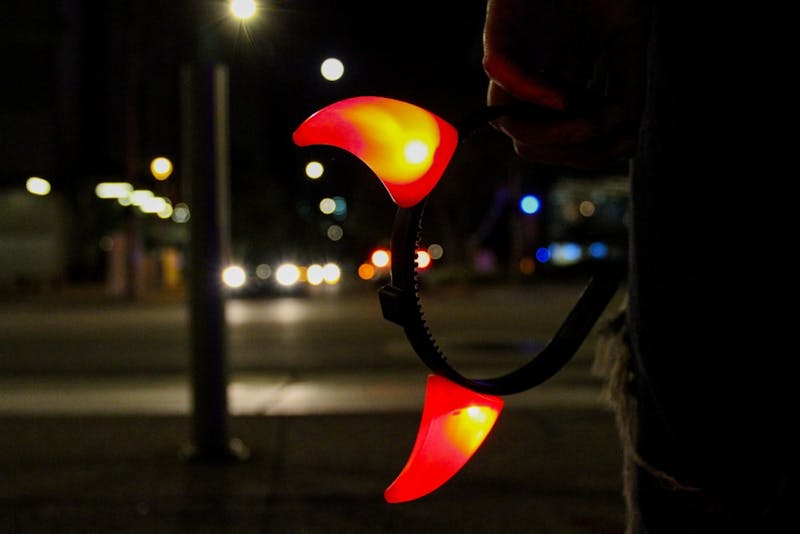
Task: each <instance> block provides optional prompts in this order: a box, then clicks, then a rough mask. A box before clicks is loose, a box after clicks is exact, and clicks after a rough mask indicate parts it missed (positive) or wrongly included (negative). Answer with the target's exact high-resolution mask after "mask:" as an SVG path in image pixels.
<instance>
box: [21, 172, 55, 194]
mask: <svg viewBox="0 0 800 534" xmlns="http://www.w3.org/2000/svg"><path fill="white" fill-rule="evenodd" d="M25 189H27V190H28V193H30V194H32V195H39V196H45V195H47V194H48V193H50V182H48V181H47V180H45V179H44V178H39V177H38V176H31V177H30V178H28V179H27V180H26V181H25Z"/></svg>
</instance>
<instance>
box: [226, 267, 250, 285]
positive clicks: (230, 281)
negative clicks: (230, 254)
mask: <svg viewBox="0 0 800 534" xmlns="http://www.w3.org/2000/svg"><path fill="white" fill-rule="evenodd" d="M222 281H223V282H224V283H225V285H226V286H228V287H230V288H232V289H236V288H239V287H242V286H243V285H244V284H245V282H247V274H246V273H245V272H244V269H242V268H241V267H239V266H238V265H231V266H230V267H225V269H223V271H222Z"/></svg>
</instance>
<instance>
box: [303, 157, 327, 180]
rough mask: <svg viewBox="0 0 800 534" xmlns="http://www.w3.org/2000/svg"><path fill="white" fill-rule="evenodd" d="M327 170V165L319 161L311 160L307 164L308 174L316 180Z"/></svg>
mask: <svg viewBox="0 0 800 534" xmlns="http://www.w3.org/2000/svg"><path fill="white" fill-rule="evenodd" d="M323 172H325V167H323V166H322V163H320V162H319V161H309V162H308V164H307V165H306V176H308V177H309V178H311V179H312V180H316V179H317V178H319V177H320V176H322V173H323Z"/></svg>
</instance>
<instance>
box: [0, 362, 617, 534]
mask: <svg viewBox="0 0 800 534" xmlns="http://www.w3.org/2000/svg"><path fill="white" fill-rule="evenodd" d="M82 380H83V381H84V382H82ZM87 380H88V379H78V378H75V379H72V380H71V381H70V380H67V379H65V378H52V379H49V381H48V380H44V379H36V380H34V379H28V380H27V381H26V380H21V379H10V378H4V379H3V380H0V392H2V394H0V532H2V533H14V534H17V533H42V532H59V533H61V532H66V533H70V532H76V533H78V532H80V533H89V532H93V533H118V532H119V533H161V532H164V533H184V532H186V533H251V532H252V533H262V532H263V533H287V534H295V533H312V534H314V533H318V532H319V533H326V534H329V533H395V532H397V533H400V532H403V533H406V532H418V533H427V532H435V533H437V534H443V533H451V532H452V533H471V532H489V533H495V532H497V533H500V532H502V533H512V534H513V533H532V534H572V533H575V534H603V533H621V532H622V531H623V514H624V504H623V499H622V495H621V490H620V488H621V482H620V478H621V477H620V473H621V461H620V450H619V445H618V440H617V437H616V430H615V428H614V422H613V414H612V413H611V412H610V410H609V409H608V408H607V406H606V405H604V404H603V403H602V402H601V401H600V400H599V385H597V384H582V385H581V384H578V385H558V384H557V385H554V386H549V385H547V384H546V385H543V386H542V387H540V388H536V389H535V390H532V391H530V392H526V393H524V394H520V395H517V396H509V397H507V399H506V403H507V404H506V408H505V410H504V411H503V413H502V414H501V417H500V418H499V420H498V422H497V425H496V427H495V430H494V431H493V433H492V434H491V435H490V436H489V438H488V439H487V441H486V442H485V443H484V445H483V446H482V447H481V448H480V449H479V450H478V452H477V453H476V455H475V456H474V458H473V459H472V460H471V461H470V462H469V463H468V464H467V465H466V466H465V467H464V468H463V469H462V470H461V471H460V472H459V473H458V474H456V475H455V477H454V478H453V479H451V480H450V481H449V482H447V483H446V484H445V485H444V486H442V487H441V488H440V489H438V490H436V491H435V492H433V493H432V494H430V495H428V496H426V497H423V498H422V499H420V500H418V501H414V502H410V503H405V504H387V503H386V502H385V501H384V500H383V490H384V489H385V488H386V487H387V486H388V485H389V484H390V483H391V482H392V480H394V478H395V477H396V476H397V474H398V473H399V472H400V470H401V469H402V467H403V465H404V464H405V461H406V459H407V458H408V455H409V453H410V451H411V446H412V445H413V441H414V438H415V436H416V431H417V425H418V423H419V419H420V413H421V405H422V395H423V392H424V373H414V372H409V373H403V374H400V375H393V376H388V375H368V374H362V375H361V376H357V377H352V376H350V377H349V378H347V377H345V376H338V375H335V374H330V375H324V376H300V377H298V376H288V375H287V376H264V375H243V376H236V377H234V378H233V380H232V381H231V384H230V388H229V392H230V393H229V397H230V412H231V416H230V418H229V433H230V436H229V437H230V438H231V439H236V440H241V442H242V443H243V444H244V445H245V446H246V447H247V448H248V449H249V451H250V456H249V458H247V459H243V460H236V461H231V462H200V461H195V462H192V461H186V460H184V459H181V458H180V454H179V453H180V451H181V450H182V448H184V447H185V446H186V445H189V444H191V438H192V417H191V414H190V413H189V404H188V398H189V397H188V391H187V389H186V387H185V385H183V384H182V381H181V380H180V379H179V378H173V379H170V378H160V379H158V380H155V381H153V380H150V379H147V378H144V377H140V378H128V379H125V381H124V382H120V381H119V380H118V381H116V382H115V381H114V380H115V379H112V378H106V379H102V380H99V381H98V379H92V380H91V383H92V387H91V388H88V389H87V388H86V387H85V386H86V383H85V381H87Z"/></svg>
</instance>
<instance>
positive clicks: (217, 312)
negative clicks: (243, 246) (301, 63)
mask: <svg viewBox="0 0 800 534" xmlns="http://www.w3.org/2000/svg"><path fill="white" fill-rule="evenodd" d="M181 117H182V118H181V120H182V125H181V127H182V134H183V135H182V156H181V159H182V165H181V167H182V173H183V174H182V177H183V183H184V184H187V185H188V191H187V200H188V202H189V208H190V210H191V217H190V220H189V234H190V239H189V242H190V246H189V271H190V272H189V289H190V294H189V306H190V309H189V312H190V338H191V342H190V344H191V367H192V377H191V378H192V430H193V434H192V438H193V442H192V443H191V444H190V445H189V446H188V447H186V448H185V450H184V451H183V452H184V454H185V455H186V456H187V457H188V458H189V459H194V460H201V461H220V460H231V459H237V458H242V457H244V456H246V455H247V450H246V448H245V447H244V445H243V444H242V443H241V441H239V440H236V439H230V438H229V430H228V398H227V383H228V369H227V358H226V352H227V335H226V321H225V295H224V292H223V288H222V285H221V281H220V273H221V269H222V267H223V265H224V264H225V262H226V261H227V260H228V259H229V257H230V224H229V212H230V200H229V176H228V175H229V168H230V162H229V153H228V150H229V140H230V134H229V131H228V71H227V68H226V67H225V66H224V65H222V64H219V63H213V62H198V63H195V64H191V65H187V66H184V67H183V68H182V70H181Z"/></svg>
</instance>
